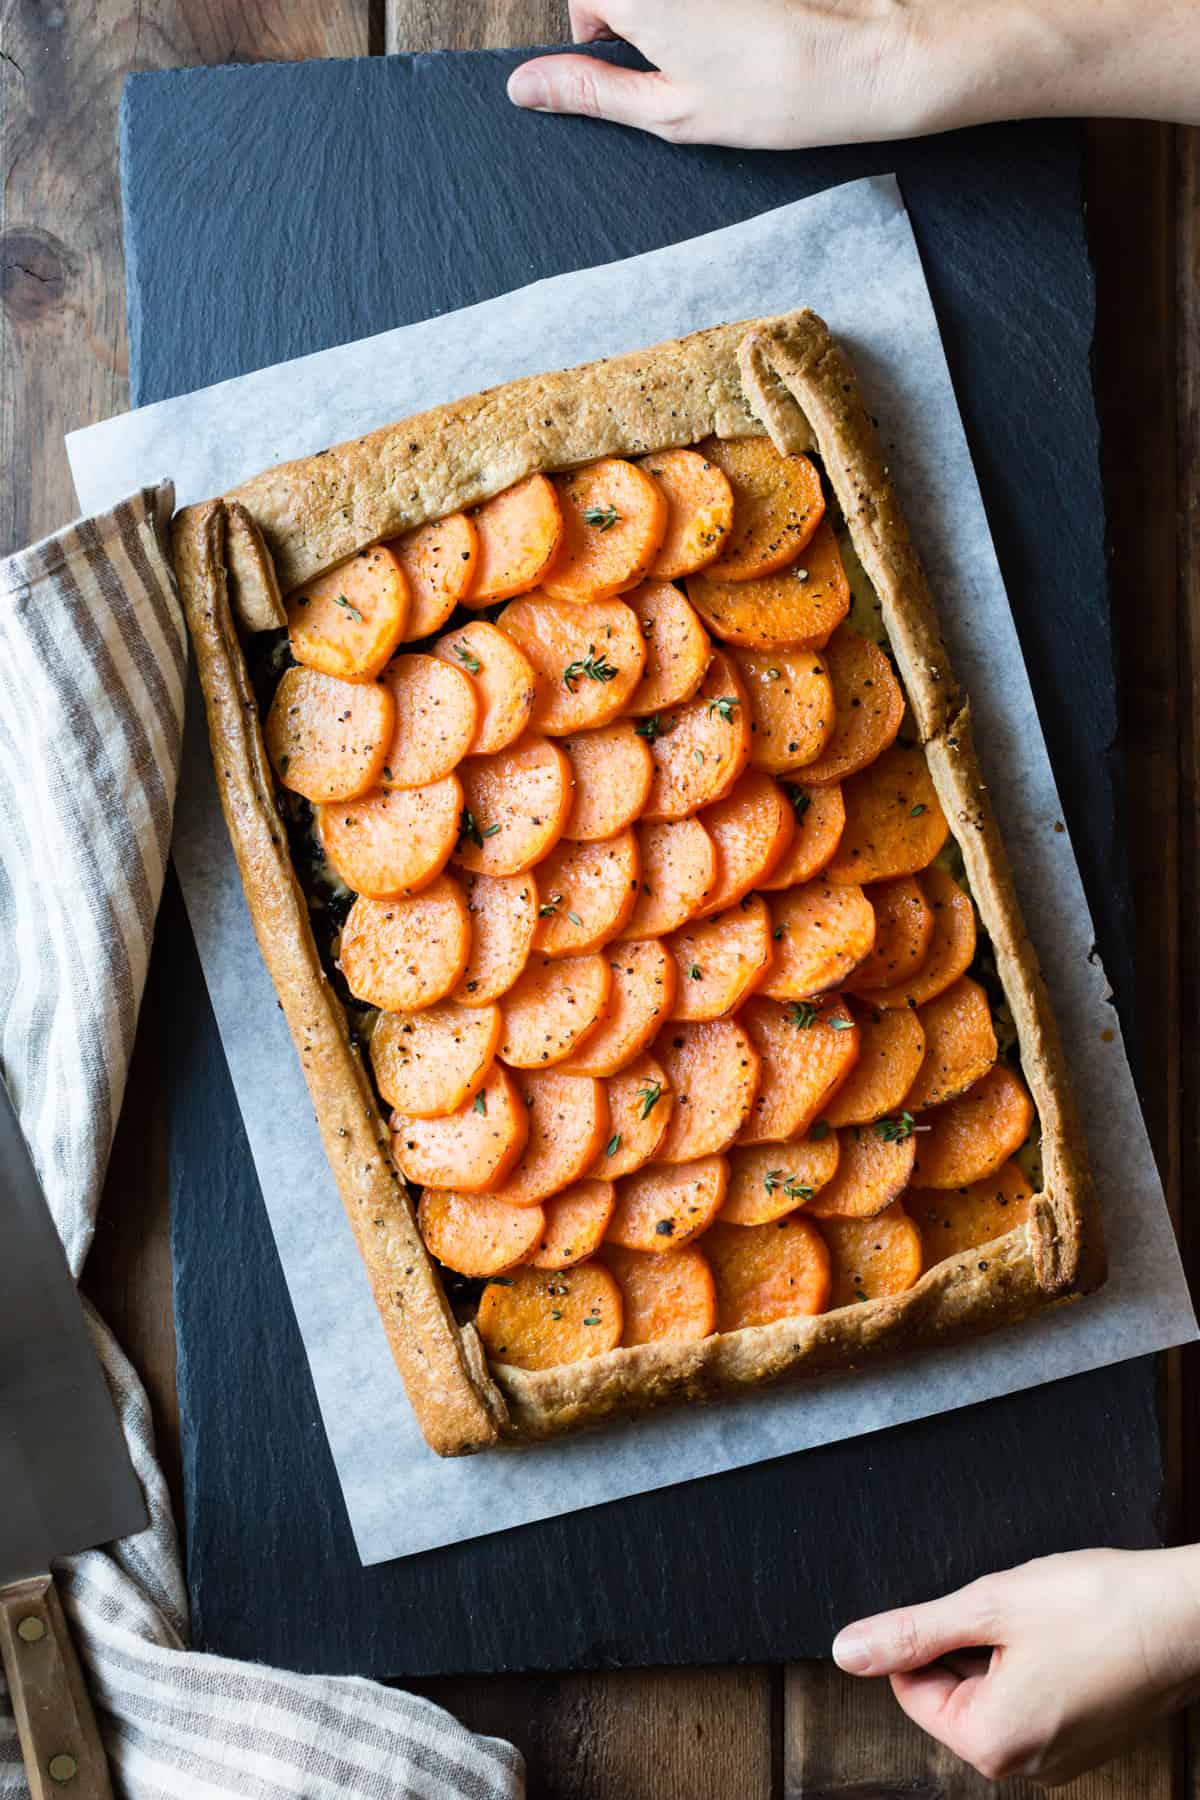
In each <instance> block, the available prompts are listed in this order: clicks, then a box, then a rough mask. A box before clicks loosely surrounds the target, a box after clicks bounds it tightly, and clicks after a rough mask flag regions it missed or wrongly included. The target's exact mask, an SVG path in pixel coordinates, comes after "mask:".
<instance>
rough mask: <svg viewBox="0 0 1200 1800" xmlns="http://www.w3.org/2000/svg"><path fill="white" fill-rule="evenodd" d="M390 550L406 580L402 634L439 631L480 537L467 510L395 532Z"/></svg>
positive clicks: (469, 574) (467, 577) (469, 576)
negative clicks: (402, 533) (395, 535)
mask: <svg viewBox="0 0 1200 1800" xmlns="http://www.w3.org/2000/svg"><path fill="white" fill-rule="evenodd" d="M387 548H388V549H389V550H390V551H391V552H392V554H393V556H394V557H395V558H396V561H397V562H398V563H399V564H400V567H401V568H402V569H403V570H404V574H405V577H406V578H407V581H408V619H407V621H406V622H405V626H404V635H405V638H406V639H407V640H408V641H409V642H410V643H412V642H413V641H414V640H415V639H417V638H425V637H428V636H429V635H430V633H431V632H434V631H440V630H441V628H442V626H443V625H444V624H445V623H446V620H447V619H448V618H449V617H450V614H451V613H452V612H453V611H454V608H455V607H456V606H457V605H458V602H459V601H460V600H461V599H462V597H463V595H464V594H465V593H466V592H467V590H468V588H469V587H470V585H471V582H472V580H473V578H474V575H475V560H476V554H477V551H478V538H477V536H476V532H475V526H474V524H473V522H472V521H471V520H470V519H468V517H467V515H466V513H461V512H456V513H448V514H447V516H446V517H445V518H444V519H431V520H430V521H429V523H428V524H426V525H418V526H417V527H416V529H415V530H414V531H406V532H405V534H404V536H403V537H398V538H393V539H392V540H391V542H390V543H389V544H388V546H387Z"/></svg>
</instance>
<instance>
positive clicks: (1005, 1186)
mask: <svg viewBox="0 0 1200 1800" xmlns="http://www.w3.org/2000/svg"><path fill="white" fill-rule="evenodd" d="M1032 1199H1033V1187H1032V1184H1031V1183H1030V1181H1029V1179H1028V1177H1027V1176H1026V1175H1025V1173H1024V1171H1023V1170H1022V1169H1021V1168H1020V1167H1019V1166H1018V1164H1016V1163H1015V1162H1006V1163H1001V1165H1000V1167H999V1168H998V1169H997V1170H996V1172H995V1174H994V1175H988V1176H985V1177H984V1179H983V1180H981V1181H973V1182H972V1183H971V1184H970V1186H969V1187H965V1188H959V1189H957V1190H955V1191H954V1192H947V1191H946V1190H945V1189H943V1188H909V1190H908V1193H907V1194H906V1195H905V1196H904V1204H905V1206H906V1207H907V1208H908V1210H909V1212H910V1213H911V1214H912V1216H913V1218H914V1219H915V1221H916V1223H917V1225H918V1226H919V1228H920V1232H921V1242H922V1244H923V1245H924V1248H925V1265H926V1267H927V1268H930V1267H932V1265H933V1264H934V1263H939V1262H944V1261H945V1259H946V1258H947V1257H948V1256H957V1255H958V1253H959V1251H960V1250H978V1249H981V1248H982V1247H983V1245H984V1244H991V1243H994V1242H995V1240H996V1239H997V1238H1000V1237H1005V1236H1006V1235H1007V1234H1008V1232H1010V1231H1015V1230H1016V1228H1017V1226H1018V1225H1024V1224H1026V1223H1027V1221H1028V1219H1029V1206H1030V1202H1031V1201H1032Z"/></svg>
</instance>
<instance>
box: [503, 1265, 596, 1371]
mask: <svg viewBox="0 0 1200 1800" xmlns="http://www.w3.org/2000/svg"><path fill="white" fill-rule="evenodd" d="M475 1325H476V1328H477V1329H478V1332H479V1335H480V1337H481V1338H482V1339H483V1344H484V1348H485V1349H486V1351H487V1353H488V1355H489V1356H490V1357H491V1359H492V1361H493V1362H497V1363H508V1364H509V1366H510V1367H512V1368H516V1369H553V1368H556V1367H557V1366H558V1364H559V1363H573V1362H582V1361H584V1360H585V1358H587V1357H589V1356H603V1354H604V1352H605V1351H606V1350H615V1349H616V1347H617V1345H618V1344H619V1343H620V1341H621V1325H622V1315H621V1290H620V1288H619V1287H618V1286H617V1283H616V1281H615V1279H614V1278H613V1276H612V1275H610V1274H609V1272H608V1270H607V1269H606V1268H605V1267H604V1265H603V1263H600V1262H596V1261H592V1262H582V1263H576V1265H575V1267H574V1268H573V1269H533V1268H524V1269H515V1270H514V1271H513V1273H512V1274H511V1275H509V1276H506V1277H505V1278H504V1280H503V1281H502V1282H499V1281H489V1283H488V1285H487V1286H486V1287H485V1288H484V1290H483V1298H482V1299H481V1300H480V1302H479V1311H478V1312H477V1313H476V1315H475Z"/></svg>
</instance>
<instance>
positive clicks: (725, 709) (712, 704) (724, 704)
mask: <svg viewBox="0 0 1200 1800" xmlns="http://www.w3.org/2000/svg"><path fill="white" fill-rule="evenodd" d="M740 705H741V701H740V700H739V699H738V697H737V695H736V694H722V695H721V696H720V698H719V699H716V700H710V701H709V703H708V716H709V718H710V719H711V718H712V716H713V714H714V713H718V714H719V715H720V717H721V718H722V719H724V720H725V723H726V724H727V725H732V724H733V714H734V709H735V708H736V707H739V706H740Z"/></svg>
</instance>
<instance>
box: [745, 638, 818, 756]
mask: <svg viewBox="0 0 1200 1800" xmlns="http://www.w3.org/2000/svg"><path fill="white" fill-rule="evenodd" d="M730 654H731V656H732V657H733V660H734V662H735V663H736V664H737V670H738V674H739V675H740V676H741V678H742V685H743V687H744V688H745V690H746V694H747V697H748V699H749V701H750V761H751V762H752V763H753V765H754V767H755V768H757V769H765V770H766V771H767V772H768V774H771V775H782V774H786V773H787V772H788V771H789V770H791V769H799V768H802V767H803V765H804V764H805V763H810V762H812V761H813V760H814V758H816V757H818V756H819V755H820V754H821V751H822V750H823V749H824V748H825V745H826V743H827V742H828V739H829V734H830V733H831V732H832V730H833V719H834V711H833V687H832V684H831V682H830V680H829V675H828V673H827V672H826V668H825V664H824V663H823V662H822V661H821V658H820V657H819V656H818V654H817V652H816V651H815V650H732V651H731V652H730Z"/></svg>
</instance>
